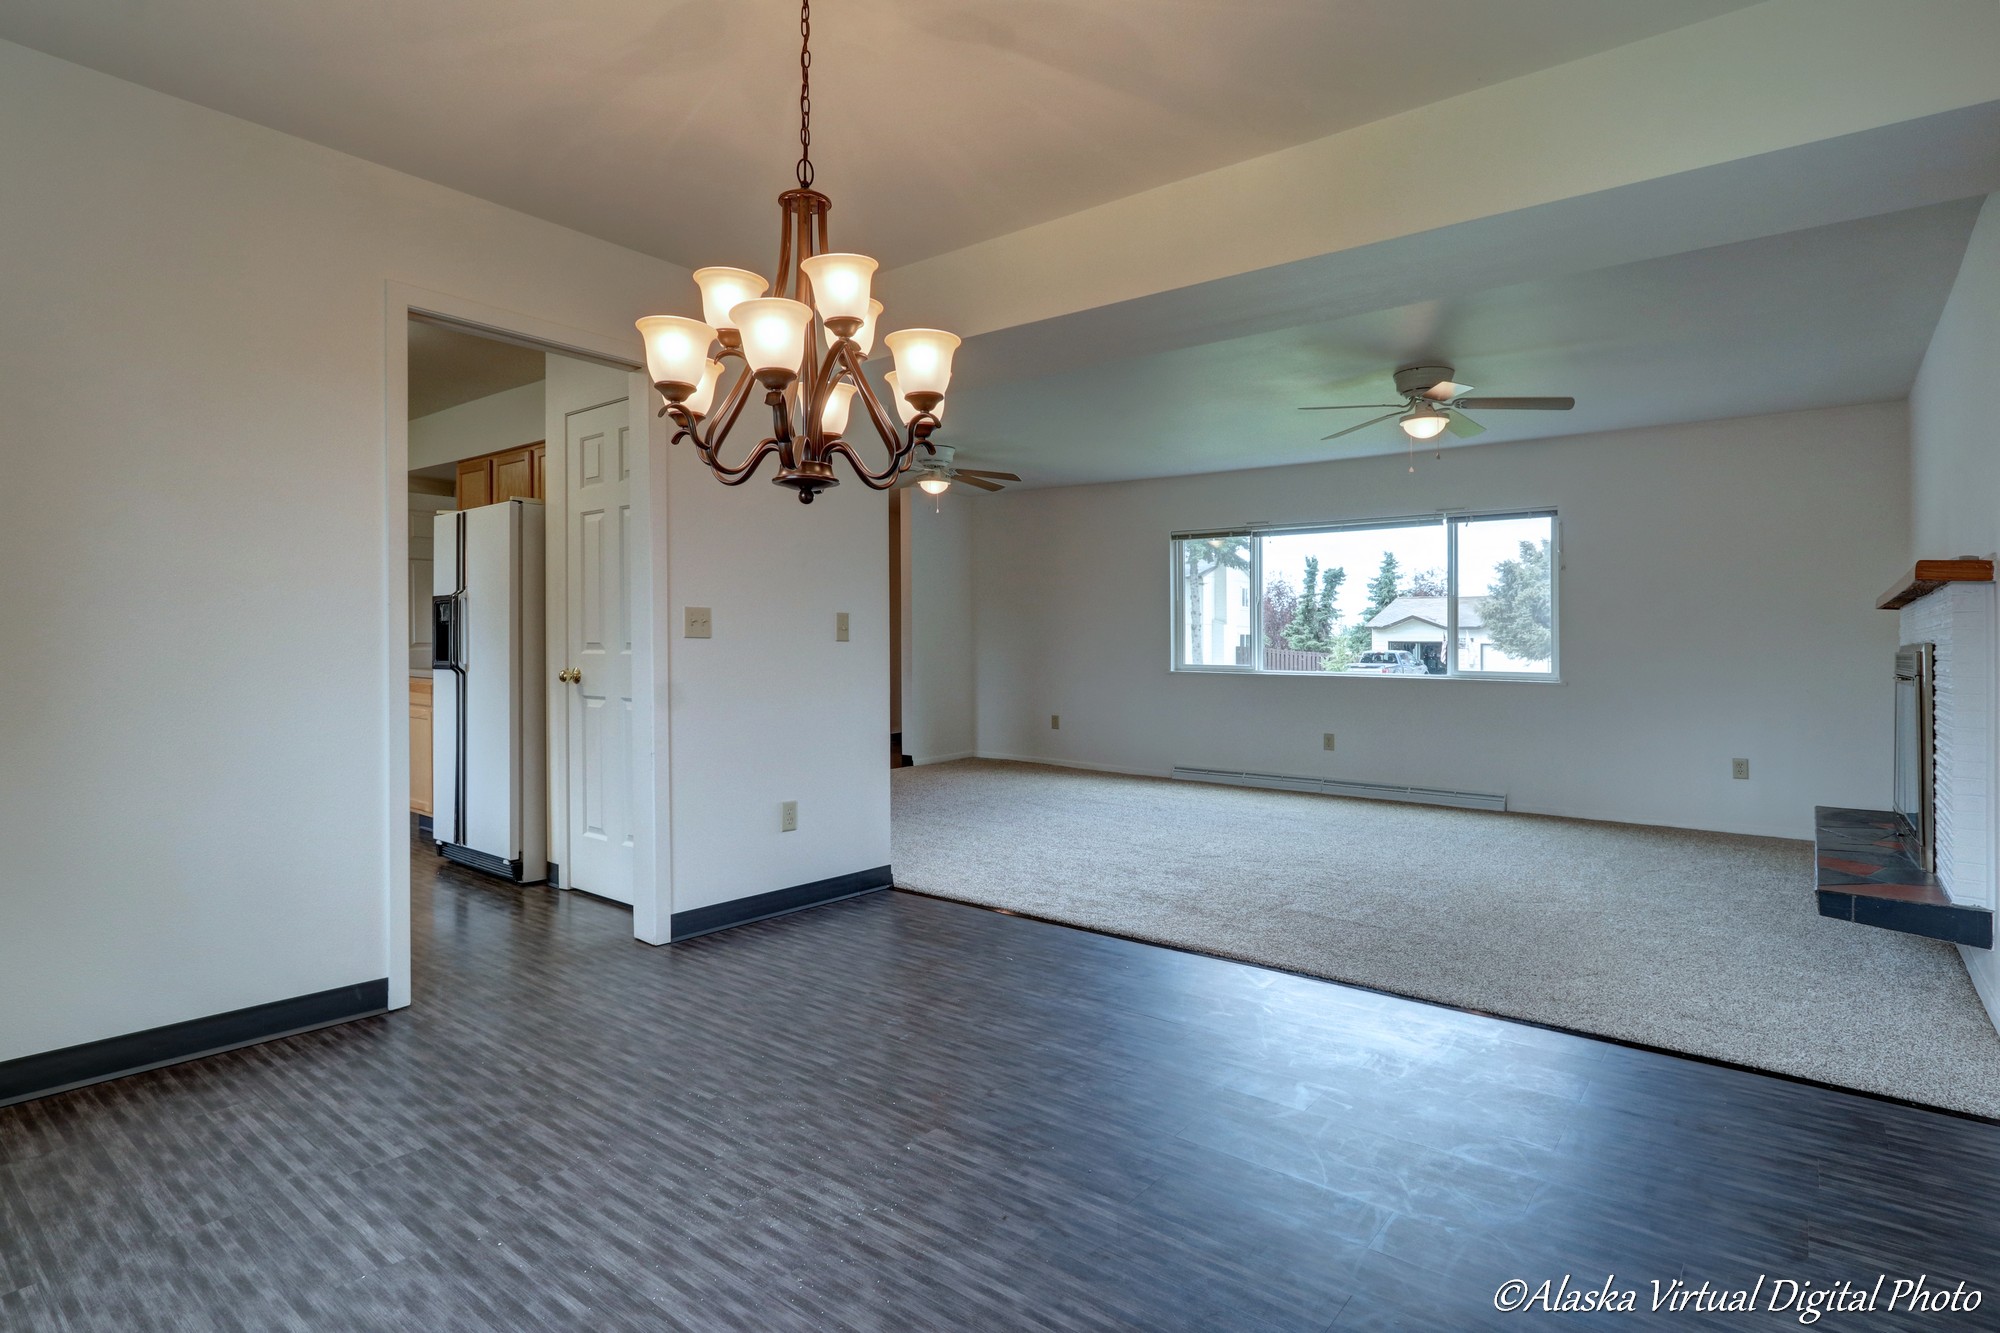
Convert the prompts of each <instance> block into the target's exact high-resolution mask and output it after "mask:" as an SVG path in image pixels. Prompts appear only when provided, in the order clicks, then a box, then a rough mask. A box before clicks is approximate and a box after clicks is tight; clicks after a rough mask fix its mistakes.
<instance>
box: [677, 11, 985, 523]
mask: <svg viewBox="0 0 2000 1333" xmlns="http://www.w3.org/2000/svg"><path fill="white" fill-rule="evenodd" d="M799 150H800V151H799V162H798V188H797V189H792V190H786V191H785V192H784V193H783V194H781V195H779V196H778V208H779V211H780V213H781V214H782V216H783V221H782V222H781V223H780V227H779V232H778V267H777V270H776V276H775V277H774V278H773V280H772V281H770V282H766V281H765V280H764V279H763V278H762V277H761V276H760V275H758V274H755V273H751V272H747V271H746V270H744V269H739V268H703V269H696V270H695V273H694V280H695V284H696V286H698V287H699V288H700V289H701V308H702V318H700V319H689V318H685V317H683V316H679V315H649V316H648V317H646V318H645V319H642V320H640V321H639V323H638V328H639V332H640V333H641V334H642V335H644V337H645V340H646V368H647V370H648V372H649V373H650V374H651V375H652V377H653V387H654V388H656V389H658V390H659V392H660V397H661V400H662V404H663V405H662V406H661V408H660V415H662V416H667V417H671V418H673V422H674V426H675V431H674V436H673V442H674V443H676V444H678V443H680V441H682V440H689V441H691V442H693V444H694V447H695V452H696V453H698V454H699V455H700V456H701V461H702V462H704V463H706V464H707V465H708V467H709V470H710V471H711V472H713V473H714V474H715V476H716V479H717V480H718V481H720V482H722V484H723V485H725V486H740V485H742V484H743V483H744V482H746V481H748V480H749V479H750V478H751V477H752V476H753V475H755V473H756V471H757V469H758V468H759V467H760V466H761V465H762V464H763V462H764V460H765V459H766V458H771V457H774V456H775V457H776V458H777V460H778V471H777V475H776V476H774V477H772V478H771V480H772V481H773V482H775V483H776V484H778V485H780V486H789V487H791V488H792V489H793V490H795V491H797V492H798V493H799V502H800V503H801V504H811V503H812V500H813V497H814V496H815V495H817V494H819V493H820V492H821V491H823V490H825V489H826V488H827V487H829V486H837V485H839V484H840V480H839V478H837V477H836V476H834V470H833V464H834V460H835V459H837V458H838V459H845V460H846V461H847V465H848V466H849V467H850V468H851V469H853V471H854V475H855V476H856V477H858V478H860V480H861V482H862V484H863V485H866V486H868V487H870V488H872V489H874V490H878V491H879V490H886V489H888V488H889V487H891V486H893V485H895V484H896V479H897V478H898V477H900V476H901V475H902V474H903V472H904V471H905V470H906V469H908V467H909V466H910V460H911V458H912V456H913V455H914V454H915V453H916V451H917V449H918V448H919V447H920V446H921V447H922V448H923V449H924V450H925V452H926V453H932V454H934V453H936V452H937V450H936V447H935V446H934V445H932V443H931V434H932V432H934V431H936V430H937V428H938V420H939V417H940V416H942V414H943V410H944V391H945V387H946V386H947V385H948V384H949V383H950V382H951V358H952V354H953V352H954V351H956V350H957V348H958V342H959V340H958V338H957V336H956V335H954V334H950V333H946V332H945V331H944V330H942V329H898V330H897V331H896V332H894V333H891V334H889V335H887V336H886V337H885V338H883V340H882V341H883V343H884V344H886V345H887V347H888V348H889V352H890V354H891V355H892V356H893V357H894V358H895V363H896V368H895V370H894V371H892V372H890V373H889V374H888V375H887V376H885V377H884V378H885V379H886V380H887V381H888V384H889V390H890V393H891V394H892V395H894V398H895V405H896V413H897V416H898V417H899V418H900V420H901V427H900V429H899V428H898V425H897V423H896V422H895V421H892V420H891V419H890V417H889V414H888V412H887V411H886V410H885V409H884V408H883V406H882V403H881V400H880V399H878V398H877V397H876V396H875V391H874V389H873V388H872V387H870V385H869V383H868V377H867V376H865V375H863V374H862V373H861V363H862V362H863V361H865V360H866V359H867V357H868V354H869V353H870V352H871V351H873V350H874V347H875V330H876V325H877V322H878V321H879V320H880V319H881V317H882V303H881V302H880V301H877V300H874V299H872V298H871V297H870V295H869V287H870V285H871V284H872V282H873V280H874V275H875V267H876V265H875V261H874V260H872V259H870V258H868V257H867V256H866V255H855V254H840V253H836V252H834V251H831V250H829V249H828V248H827V237H826V215H827V213H828V212H830V211H831V210H832V208H833V201H832V200H830V199H828V198H827V197H826V196H825V195H823V194H821V193H820V192H819V191H817V190H815V189H813V188H812V183H813V165H812V6H811V3H810V0H806V3H802V4H801V5H800V6H799ZM767 292H769V293H770V294H769V295H766V293H767ZM732 361H734V362H741V363H742V364H741V367H740V368H739V369H738V370H737V371H736V374H735V378H734V379H733V380H732V381H731V382H730V385H729V387H728V389H727V390H726V391H722V390H721V389H720V386H721V381H722V377H723V375H724V374H725V373H726V371H727V369H728V363H730V362H732ZM760 391H761V392H762V394H763V400H764V406H765V407H767V408H769V409H770V413H771V433H770V434H769V435H767V436H765V437H764V439H763V440H761V441H759V442H758V444H757V446H756V447H755V448H753V449H751V450H750V451H749V453H748V455H747V456H745V457H744V459H743V460H742V461H741V462H740V463H736V464H734V465H731V464H727V463H724V462H723V461H722V457H721V451H722V448H723V445H724V444H725V442H726V441H727V440H728V438H729V435H730V432H731V431H733V430H734V429H735V427H736V423H737V419H738V418H739V417H740V416H741V415H742V413H743V409H744V407H745V406H746V405H747V404H748V403H749V401H750V398H751V396H752V395H753V394H755V393H758V392H760ZM857 404H858V405H859V407H860V409H861V411H862V413H863V414H864V415H865V416H866V418H867V423H866V424H867V426H868V427H872V428H873V430H874V432H875V434H876V436H877V437H878V438H879V439H880V440H881V443H882V445H883V447H884V448H885V449H887V450H888V455H889V457H888V461H887V462H886V463H885V464H884V465H883V466H882V467H881V468H879V469H875V470H871V469H870V468H869V467H868V465H867V464H866V463H864V462H863V461H862V457H861V454H860V453H859V452H857V451H856V449H855V447H854V445H853V444H851V443H850V442H849V441H848V440H847V438H846V436H847V434H848V428H849V426H850V425H851V424H854V419H855V410H854V409H855V407H856V406H857Z"/></svg>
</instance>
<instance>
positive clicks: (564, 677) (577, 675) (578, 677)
mask: <svg viewBox="0 0 2000 1333" xmlns="http://www.w3.org/2000/svg"><path fill="white" fill-rule="evenodd" d="M556 679H557V680H559V681H561V682H562V683H563V684H565V685H575V684H578V683H579V682H581V681H582V680H583V672H581V671H579V670H578V669H577V668H575V667H565V668H564V669H563V672H562V674H561V675H559V676H557V677H556Z"/></svg>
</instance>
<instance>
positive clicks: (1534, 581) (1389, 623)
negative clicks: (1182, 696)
mask: <svg viewBox="0 0 2000 1333" xmlns="http://www.w3.org/2000/svg"><path fill="white" fill-rule="evenodd" d="M1557 541H1558V525H1557V522H1556V515H1555V514H1554V512H1553V511H1547V510H1536V511H1528V512H1509V513H1504V514H1476V515H1439V516H1434V517H1425V518H1418V519H1391V520H1381V521H1374V522H1359V523H1340V524H1328V525H1324V526H1315V527H1287V528H1269V529H1247V530H1242V531H1223V532H1210V533H1184V534H1180V535H1178V536H1176V537H1175V538H1174V539H1173V551H1174V576H1173V582H1174V598H1175V606H1176V616H1175V631H1174V656H1173V667H1174V669H1175V670H1179V671H1227V672H1254V673H1262V674H1287V675H1300V674H1318V675H1324V674H1337V675H1343V676H1376V677H1380V676H1393V677H1401V678H1406V679H1407V678H1429V679H1452V678H1458V679H1465V678H1484V679H1503V680H1541V681H1552V680H1555V679H1557V617H1556V586H1557V582H1558V571H1559V569H1560V566H1561V557H1560V554H1559V551H1558V549H1557Z"/></svg>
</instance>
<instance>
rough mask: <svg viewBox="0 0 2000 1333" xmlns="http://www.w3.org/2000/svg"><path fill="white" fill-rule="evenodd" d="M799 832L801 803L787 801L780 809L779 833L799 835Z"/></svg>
mask: <svg viewBox="0 0 2000 1333" xmlns="http://www.w3.org/2000/svg"><path fill="white" fill-rule="evenodd" d="M798 831H799V803H798V802H797V801H786V802H785V803H784V804H783V805H781V806H779V807H778V832H780V833H797V832H798Z"/></svg>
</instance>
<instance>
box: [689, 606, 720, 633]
mask: <svg viewBox="0 0 2000 1333" xmlns="http://www.w3.org/2000/svg"><path fill="white" fill-rule="evenodd" d="M683 637H685V638H690V639H706V638H711V637H713V636H712V635H711V633H710V628H709V614H708V608H707V607H705V606H690V607H688V608H687V630H686V632H685V634H684V636H683Z"/></svg>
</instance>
